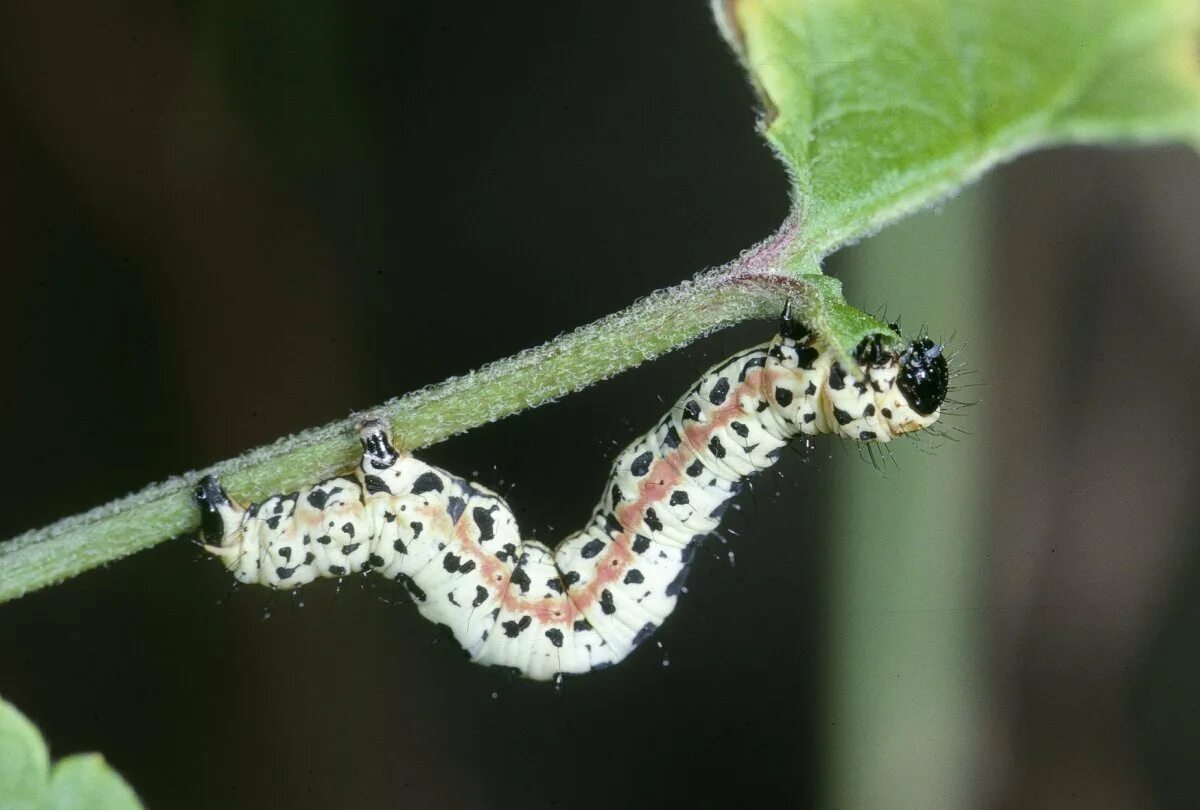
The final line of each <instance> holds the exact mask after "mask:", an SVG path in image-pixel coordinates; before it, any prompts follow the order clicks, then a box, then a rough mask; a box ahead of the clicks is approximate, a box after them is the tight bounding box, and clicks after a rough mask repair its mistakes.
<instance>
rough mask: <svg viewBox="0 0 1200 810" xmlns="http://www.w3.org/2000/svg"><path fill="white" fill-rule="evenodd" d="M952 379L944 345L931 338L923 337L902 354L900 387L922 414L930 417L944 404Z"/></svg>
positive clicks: (897, 383)
mask: <svg viewBox="0 0 1200 810" xmlns="http://www.w3.org/2000/svg"><path fill="white" fill-rule="evenodd" d="M949 382H950V368H949V366H948V365H947V364H946V356H945V355H944V354H943V353H942V347H941V345H940V344H936V343H934V342H933V341H932V340H930V339H929V338H927V337H926V338H919V339H917V340H914V341H913V342H912V343H910V344H908V349H906V350H905V352H904V353H903V354H902V355H900V374H899V375H898V376H897V377H896V387H897V388H899V389H900V393H901V394H902V395H903V396H904V399H905V400H906V401H907V402H908V404H909V406H910V407H911V408H912V409H913V410H914V411H916V412H917V413H919V414H920V415H921V416H930V415H932V414H934V413H936V412H937V409H938V408H940V407H942V402H944V401H945V399H946V387H947V385H948V384H949Z"/></svg>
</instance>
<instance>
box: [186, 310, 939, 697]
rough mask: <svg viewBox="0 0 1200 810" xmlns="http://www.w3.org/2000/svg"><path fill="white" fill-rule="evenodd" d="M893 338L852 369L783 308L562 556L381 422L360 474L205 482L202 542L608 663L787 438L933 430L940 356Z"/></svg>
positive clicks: (491, 498)
mask: <svg viewBox="0 0 1200 810" xmlns="http://www.w3.org/2000/svg"><path fill="white" fill-rule="evenodd" d="M892 329H893V330H895V332H896V333H897V334H898V333H899V329H898V328H897V327H895V326H892ZM900 346H901V344H900V341H899V340H898V338H896V337H893V336H892V335H889V334H886V333H882V332H881V333H879V334H874V335H871V336H869V337H867V338H866V339H864V340H863V341H862V343H860V344H859V346H858V347H857V348H856V350H855V352H854V361H855V362H856V363H857V364H858V366H859V369H858V371H859V372H860V375H858V376H856V375H852V374H849V373H847V371H846V370H845V369H844V368H843V366H842V364H841V363H839V362H838V361H837V359H836V355H835V352H833V351H832V350H831V349H830V348H829V347H828V346H826V345H823V343H822V341H821V340H820V339H819V338H818V337H817V336H816V335H814V334H813V333H812V332H810V331H809V330H807V329H806V328H805V327H804V326H803V325H801V324H800V323H799V322H798V321H797V320H796V319H795V318H794V317H793V314H792V309H791V305H790V303H789V305H788V306H787V308H785V310H784V312H783V315H782V316H781V318H780V322H779V330H778V334H777V335H776V336H775V337H774V338H773V339H771V340H770V341H767V342H766V343H763V344H760V345H758V346H754V347H752V348H749V349H746V350H745V351H742V352H739V353H738V354H735V355H733V356H732V357H730V358H728V359H727V360H725V361H723V362H721V363H718V364H717V365H715V366H714V367H713V368H712V369H710V370H709V371H708V372H707V373H706V374H705V375H704V376H703V377H702V378H701V379H700V381H699V382H697V383H696V384H695V385H694V386H693V387H692V388H691V389H690V390H689V391H688V392H687V393H686V394H684V396H683V397H682V398H681V399H680V400H679V401H678V402H677V403H676V405H675V406H674V407H673V408H672V409H671V410H670V412H668V413H667V415H666V416H665V417H664V418H663V419H662V420H660V421H659V422H658V424H656V425H655V426H654V427H653V428H652V429H651V430H650V431H648V432H647V433H646V434H645V435H643V436H641V437H640V438H638V439H637V440H636V441H634V442H633V443H632V444H630V445H629V446H628V447H627V448H626V449H625V450H624V451H623V452H622V453H621V454H620V455H619V456H618V457H617V460H616V462H615V463H614V464H613V467H612V472H611V474H610V475H609V478H608V482H607V484H606V485H605V489H604V494H603V496H602V497H601V499H600V503H599V504H598V505H597V506H596V509H595V511H594V513H593V515H592V517H591V520H590V521H589V522H588V524H587V525H586V526H585V527H584V528H583V529H582V530H580V531H578V532H576V533H574V534H572V535H571V536H569V537H567V538H566V539H565V540H563V541H562V542H561V543H560V544H559V545H558V547H557V548H555V549H553V550H552V549H551V548H550V547H548V546H546V545H544V544H542V543H540V542H537V541H535V540H523V539H522V538H521V536H520V533H519V531H518V528H517V523H516V520H515V518H514V516H513V512H512V509H510V508H509V506H508V504H507V503H506V502H505V501H504V499H503V498H501V497H500V496H499V495H497V494H496V493H495V492H492V491H491V490H489V489H487V488H486V487H484V486H482V485H480V484H477V483H474V482H470V481H467V480H465V479H463V478H459V477H458V476H455V475H453V474H451V473H448V472H446V471H445V470H442V469H439V468H437V467H434V466H432V465H429V464H426V463H424V462H422V461H420V460H419V459H417V458H414V457H413V456H411V455H409V454H407V453H401V452H398V451H397V450H396V449H395V448H394V447H393V446H392V443H391V439H390V437H389V435H388V430H387V428H386V427H385V426H384V424H383V423H382V422H379V421H368V422H366V423H365V424H364V425H363V426H362V429H361V433H360V440H361V443H362V448H363V453H362V460H361V463H360V464H359V466H358V468H357V469H356V470H354V471H353V472H352V473H349V474H346V475H342V476H338V477H335V478H331V479H329V480H326V481H322V482H320V483H318V484H315V485H314V486H312V487H310V488H308V489H305V490H301V491H299V492H293V493H290V494H279V495H273V496H272V497H270V498H267V499H266V500H264V501H262V502H261V503H255V504H251V505H250V506H249V507H245V508H243V507H242V506H239V505H238V504H237V503H235V502H234V501H233V500H232V499H231V498H230V497H229V496H228V494H227V493H226V492H225V490H224V489H223V488H222V487H221V485H220V483H219V482H218V481H217V479H216V478H214V477H212V476H208V477H205V478H204V479H203V480H201V482H200V483H199V485H198V487H197V490H196V498H197V502H198V505H199V506H200V508H201V514H202V523H201V534H202V537H203V539H204V541H205V542H206V544H205V545H204V548H205V549H206V550H207V551H209V552H211V553H212V554H213V555H215V556H216V557H218V558H219V559H220V560H221V561H222V562H223V563H224V564H225V566H226V567H227V568H228V569H229V570H230V571H231V572H232V573H233V575H234V577H235V578H236V579H237V580H238V581H240V582H243V583H258V584H261V585H266V586H268V587H271V588H281V589H288V588H296V587H299V586H301V585H304V584H305V583H308V582H311V581H312V580H314V579H316V578H318V577H343V576H347V575H349V574H352V573H357V572H366V571H374V572H375V573H377V574H381V575H383V576H385V577H387V578H388V579H391V580H394V581H396V582H398V583H401V584H402V585H403V587H404V589H405V590H406V591H407V592H408V594H409V595H410V596H411V598H412V600H413V601H414V602H415V603H416V605H417V608H418V610H419V611H420V612H421V614H422V615H424V616H425V617H426V618H427V619H429V620H430V621H433V622H436V623H438V624H441V625H445V626H446V627H448V628H449V630H450V632H451V633H452V634H453V636H454V638H455V639H456V640H457V641H458V643H459V644H461V645H462V647H463V648H464V650H465V651H466V652H467V654H468V655H469V657H470V658H471V659H472V660H473V661H476V662H478V663H481V664H488V665H494V666H499V667H504V668H508V669H511V670H513V671H515V672H517V673H519V674H521V675H523V676H525V677H528V678H532V679H536V680H548V679H551V678H555V677H557V676H558V675H560V674H578V673H584V672H589V671H592V670H597V669H601V668H604V667H608V666H612V665H613V664H616V663H618V662H620V661H621V660H623V659H624V658H625V657H627V656H628V655H629V654H630V653H631V652H632V651H633V650H634V649H636V648H637V647H638V645H640V644H641V643H642V642H644V641H645V640H646V639H647V638H649V637H650V635H651V634H652V633H654V631H655V630H656V629H658V627H659V626H660V625H661V624H662V623H663V621H664V620H665V619H666V618H667V617H668V616H669V615H670V613H671V611H672V610H673V609H674V607H675V603H676V601H677V600H678V598H679V595H680V593H681V591H682V589H683V586H684V582H685V580H686V577H687V574H688V570H689V568H690V566H691V563H692V558H693V556H694V554H695V552H696V549H697V546H698V544H699V543H700V542H701V541H702V540H703V539H704V538H705V537H706V536H707V535H709V534H710V533H712V532H713V531H714V530H715V529H716V528H717V526H718V524H719V522H720V520H721V516H722V514H723V513H724V512H725V510H726V508H727V507H728V506H729V504H730V501H731V499H732V498H733V497H734V496H735V495H737V494H738V492H739V491H741V489H742V488H743V486H744V484H745V482H746V480H747V478H748V477H749V476H751V475H752V474H753V473H756V472H759V471H761V470H765V469H767V468H768V467H770V466H771V465H773V464H774V463H775V462H776V461H777V460H778V459H779V457H780V455H781V454H782V451H783V450H784V448H785V447H786V446H787V444H788V443H789V441H790V440H792V439H793V438H795V437H797V436H800V435H810V436H811V435H817V434H834V435H839V436H843V437H846V438H849V439H853V440H856V441H860V442H887V441H890V440H892V439H894V438H897V437H899V436H902V435H904V434H907V433H911V432H913V431H917V430H921V429H922V428H926V427H928V426H930V425H932V424H933V423H934V422H936V421H937V419H938V417H939V409H940V407H941V405H942V402H943V400H944V399H945V397H946V390H947V384H948V379H949V374H948V369H947V363H946V358H945V356H944V355H943V353H942V346H940V345H937V344H935V343H934V342H933V341H932V340H930V339H929V338H925V337H922V338H918V339H916V340H914V341H912V342H911V343H909V344H908V345H907V346H906V347H903V348H900Z"/></svg>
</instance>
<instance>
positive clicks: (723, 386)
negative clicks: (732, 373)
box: [708, 377, 729, 405]
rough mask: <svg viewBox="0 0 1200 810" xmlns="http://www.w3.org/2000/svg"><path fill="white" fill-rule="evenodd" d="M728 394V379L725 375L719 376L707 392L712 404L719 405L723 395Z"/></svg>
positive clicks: (722, 400) (723, 399)
mask: <svg viewBox="0 0 1200 810" xmlns="http://www.w3.org/2000/svg"><path fill="white" fill-rule="evenodd" d="M727 396H729V380H728V379H727V378H725V377H720V378H718V379H717V382H716V383H715V384H714V385H713V387H712V390H711V391H709V392H708V401H709V402H711V403H712V404H713V405H720V404H721V403H722V402H724V401H725V397H727Z"/></svg>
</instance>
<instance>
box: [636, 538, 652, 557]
mask: <svg viewBox="0 0 1200 810" xmlns="http://www.w3.org/2000/svg"><path fill="white" fill-rule="evenodd" d="M648 548H650V538H649V537H647V536H646V535H644V534H638V535H634V538H633V550H634V552H635V553H637V554H645V553H646V549H648Z"/></svg>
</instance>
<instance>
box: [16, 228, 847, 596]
mask: <svg viewBox="0 0 1200 810" xmlns="http://www.w3.org/2000/svg"><path fill="white" fill-rule="evenodd" d="M797 231H798V229H797V227H796V223H795V221H794V220H789V222H788V223H787V224H785V225H784V227H783V228H781V229H780V231H779V232H778V233H777V234H775V236H773V237H772V238H770V239H768V240H767V241H765V242H763V243H762V244H760V245H759V246H757V247H756V248H754V249H752V250H750V251H747V252H746V253H745V254H743V255H742V256H741V257H740V258H739V259H737V260H736V261H734V262H731V263H730V264H728V265H726V266H724V267H722V268H719V269H718V270H714V271H710V272H707V273H702V274H701V275H699V276H697V277H696V278H695V279H694V280H692V281H691V282H687V283H684V284H681V285H679V286H677V287H673V288H670V289H667V290H660V291H658V292H656V293H654V294H652V295H650V296H648V297H646V298H644V299H642V300H640V301H638V302H636V303H635V304H633V305H632V306H630V307H628V308H627V309H625V310H623V311H621V312H618V313H615V314H613V315H610V316H608V317H606V318H602V319H601V320H599V321H596V322H595V323H592V324H589V325H587V326H584V327H581V328H579V329H577V330H575V331H574V332H571V333H570V334H567V335H563V336H561V337H559V338H557V339H555V340H553V341H551V342H549V343H546V344H544V345H542V346H538V347H536V348H533V349H529V350H527V351H524V352H521V353H520V354H517V355H514V356H513V357H509V358H506V359H504V360H499V361H496V362H495V363H492V364H490V365H487V366H484V367H483V368H481V369H479V370H478V371H475V372H472V373H470V374H467V375H465V376H462V377H452V378H450V379H448V380H446V381H445V382H442V383H439V384H437V385H433V386H430V387H428V388H424V389H422V390H420V391H416V392H414V393H412V394H408V395H407V396H404V397H400V398H399V399H394V400H391V401H389V402H386V403H384V404H382V405H380V406H378V407H376V408H372V409H370V410H369V411H367V412H364V413H363V414H361V415H359V416H358V417H351V418H349V419H341V420H338V421H336V422H331V423H329V424H327V425H325V426H323V427H319V428H313V429H311V430H306V431H304V432H302V433H299V434H297V435H295V436H291V437H288V438H286V439H281V440H279V441H277V442H275V443H274V444H271V445H267V446H266V447H260V448H258V449H255V450H251V451H249V452H247V453H245V454H243V455H241V456H238V457H237V458H234V459H230V460H228V461H224V462H221V463H220V464H216V465H214V466H212V467H209V468H207V469H204V470H200V471H198V472H192V473H186V474H184V475H181V476H177V477H175V478H171V479H170V480H167V481H165V482H163V483H160V484H154V485H152V486H150V487H147V488H146V489H143V490H142V491H140V492H137V493H134V494H132V495H128V496H126V497H124V498H120V499H118V500H115V501H113V502H111V503H109V504H106V505H104V506H101V507H98V508H96V509H93V510H91V511H89V512H85V513H83V514H81V515H75V516H74V517H69V518H65V519H63V520H60V521H58V522H57V523H54V524H51V525H50V526H46V527H45V528H42V529H36V530H33V531H30V532H27V533H25V534H23V535H20V536H19V537H16V538H14V539H12V540H10V541H8V542H7V543H4V544H3V545H0V602H3V601H7V600H9V599H15V598H17V597H19V596H22V595H24V594H26V593H29V592H30V591H34V590H37V589H39V588H43V587H45V586H47V585H52V584H54V583H57V582H61V581H62V580H64V579H67V578H69V577H72V576H75V575H76V574H80V573H82V572H84V571H87V570H89V569H91V568H95V567H96V566H99V565H103V564H104V563H107V562H110V561H112V560H116V559H120V558H121V557H125V556H127V555H129V554H132V553H134V552H136V551H140V550H142V549H145V548H149V547H150V546H153V545H155V544H157V543H160V542H162V541H164V540H169V539H171V538H173V537H178V536H179V535H181V534H184V533H186V532H190V531H193V530H194V529H195V528H196V527H197V526H198V525H199V512H198V511H197V509H196V506H195V504H194V503H193V501H192V487H193V486H194V484H195V482H196V480H197V479H198V478H199V477H200V476H202V475H205V474H208V473H212V474H215V475H217V476H219V477H220V478H221V480H222V481H223V482H224V483H225V485H226V486H227V487H228V488H229V490H230V492H231V493H232V494H233V495H234V497H236V498H238V499H239V500H242V501H250V500H255V499H261V498H262V497H264V496H266V495H268V494H271V493H274V492H291V491H293V490H296V489H298V488H300V487H302V486H304V485H306V484H310V483H312V482H313V481H317V480H320V479H321V478H324V477H328V476H330V475H332V474H334V473H336V472H338V471H342V470H346V469H348V468H350V467H351V466H353V464H354V463H355V461H356V460H357V456H358V453H359V448H358V442H357V439H356V425H357V423H358V422H359V421H360V420H361V418H362V417H363V416H366V415H370V416H373V417H377V418H384V419H387V420H388V421H389V422H390V423H391V425H392V430H393V433H394V436H395V439H396V442H397V444H398V445H399V446H401V447H403V448H405V449H409V450H415V449H417V448H420V447H425V446H428V445H430V444H433V443H435V442H438V441H441V440H442V439H445V438H447V437H449V436H453V435H455V434H457V433H462V432H463V431H466V430H469V429H470V428H473V427H476V426H478V425H482V424H485V423H487V422H493V421H496V420H497V419H501V418H503V417H505V416H509V415H511V414H514V413H518V412H520V411H523V410H525V409H527V408H534V407H537V406H538V405H541V404H543V403H546V402H550V401H551V400H554V399H556V398H558V397H560V396H562V395H564V394H568V393H571V392H572V391H578V390H580V389H582V388H584V387H586V386H588V385H591V384H592V383H595V382H598V381H600V380H603V379H606V378H608V377H611V376H613V375H614V374H617V373H618V372H620V371H623V370H625V369H627V368H630V367H632V366H635V365H637V364H639V363H642V362H644V361H646V360H649V359H651V358H653V357H656V356H657V355H660V354H662V353H663V352H666V351H668V350H669V349H671V348H673V347H676V346H681V345H683V344H686V343H688V342H690V341H692V340H694V339H696V338H697V337H700V336H702V335H704V334H707V333H708V332H711V331H713V330H714V329H718V328H721V327H724V326H729V325H731V324H734V323H737V322H740V321H744V320H748V319H750V318H756V317H766V316H773V315H775V314H777V313H778V309H779V306H780V302H781V301H782V300H783V299H784V298H788V297H790V298H791V299H792V300H793V302H794V303H796V304H797V305H798V306H799V308H800V309H801V311H807V312H809V313H811V315H812V317H813V318H814V320H819V321H824V320H827V318H825V317H823V315H824V313H825V312H826V310H827V309H828V308H829V307H836V306H837V305H838V304H840V303H841V294H840V285H839V284H837V282H836V281H834V280H833V279H829V278H826V277H824V276H821V275H819V273H813V272H812V271H813V270H815V265H813V264H811V263H808V264H806V263H805V262H803V261H802V260H801V259H798V258H797V256H796V254H795V235H796V233H797ZM805 269H806V270H808V271H809V274H804V273H803V270H805Z"/></svg>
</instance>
